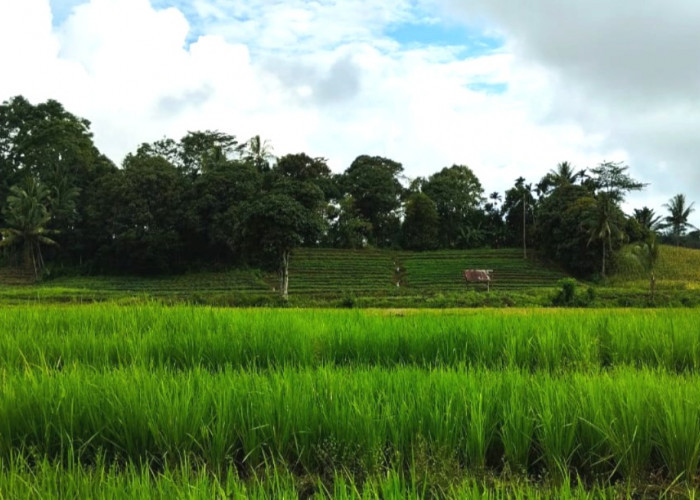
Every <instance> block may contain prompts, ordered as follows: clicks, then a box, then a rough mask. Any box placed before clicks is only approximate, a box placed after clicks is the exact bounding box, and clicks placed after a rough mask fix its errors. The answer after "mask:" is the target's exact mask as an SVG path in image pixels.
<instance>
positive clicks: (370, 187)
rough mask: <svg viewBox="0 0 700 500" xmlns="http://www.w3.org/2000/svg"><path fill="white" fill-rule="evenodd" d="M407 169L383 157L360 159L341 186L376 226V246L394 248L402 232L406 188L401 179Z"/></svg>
mask: <svg viewBox="0 0 700 500" xmlns="http://www.w3.org/2000/svg"><path fill="white" fill-rule="evenodd" d="M401 172H403V166H402V165H401V164H400V163H398V162H395V161H393V160H390V159H388V158H383V157H381V156H366V155H362V156H358V157H357V158H356V159H355V160H354V161H353V162H352V164H351V165H350V167H349V168H348V169H347V170H346V171H345V173H344V174H343V176H342V178H341V184H342V188H343V191H344V192H345V194H349V195H351V196H352V197H353V199H354V200H355V207H356V208H357V210H358V212H359V213H360V215H361V216H362V218H363V219H364V220H366V221H368V222H370V223H371V224H372V238H371V239H372V243H374V244H376V245H378V246H384V247H386V246H390V245H392V244H393V243H395V241H396V239H397V237H398V233H399V230H400V222H399V217H398V213H397V211H398V209H399V207H400V206H401V198H402V196H403V192H404V189H403V186H402V185H401V183H400V182H399V178H398V176H399V175H400V174H401Z"/></svg>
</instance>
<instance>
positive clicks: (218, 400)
mask: <svg viewBox="0 0 700 500" xmlns="http://www.w3.org/2000/svg"><path fill="white" fill-rule="evenodd" d="M699 316H700V313H698V312H696V311H692V310H667V311H629V310H614V311H613V310H598V311H555V310H545V311H542V310H539V311H533V310H510V311H505V310H487V311H468V312H465V311H440V312H436V311H422V312H412V311H337V310H303V311H298V310H277V311H275V310H223V309H211V308H194V307H175V308H161V307H155V306H145V307H117V306H106V305H101V306H89V307H14V308H6V309H3V310H0V497H2V496H10V497H22V496H26V497H30V496H36V495H40V496H43V495H44V494H48V493H46V492H47V491H49V489H51V488H53V489H52V490H51V491H63V492H65V496H86V495H87V496H99V495H101V494H102V493H99V494H98V493H94V494H87V493H85V492H86V491H88V490H87V489H90V488H94V490H90V491H94V492H107V493H104V495H105V496H118V495H117V493H116V492H117V491H121V493H123V495H122V496H124V497H125V496H128V495H131V494H133V495H136V496H147V495H155V496H165V495H168V496H178V495H179V494H181V493H182V491H183V490H182V488H184V485H190V487H191V488H192V489H191V490H188V491H191V492H192V495H191V496H192V497H195V498H197V497H201V498H204V497H211V496H214V497H216V496H220V497H221V496H225V495H228V496H232V495H233V496H234V497H236V498H238V497H241V498H245V497H246V496H249V497H252V498H257V497H264V496H266V495H267V496H277V497H288V498H296V496H300V497H304V498H308V497H311V496H313V495H318V496H319V497H320V498H323V497H330V496H335V497H338V498H401V497H402V496H404V497H405V496H412V497H417V498H430V497H436V496H437V497H450V496H453V497H456V498H460V497H475V498H479V497H480V496H484V497H489V498H499V497H504V498H506V497H507V498H510V497H515V498H518V497H523V498H525V497H527V498H530V497H533V496H534V497H537V494H539V493H538V492H540V493H542V495H543V497H546V496H547V495H550V496H557V495H563V497H567V495H569V496H574V495H575V496H581V495H584V494H585V495H587V494H589V493H591V494H592V493H597V494H599V496H604V495H606V494H608V493H610V492H614V493H615V494H620V492H621V490H620V488H624V487H623V486H615V485H628V486H625V487H629V488H632V489H631V490H629V491H627V490H624V489H623V490H622V494H623V495H625V494H628V493H629V492H630V491H638V490H637V487H640V486H639V485H647V484H650V483H663V484H664V485H665V488H671V489H670V490H669V491H672V492H674V494H681V495H683V494H686V493H688V492H691V491H692V488H693V487H695V486H697V485H698V481H699V480H700V470H699V467H700V373H698V361H699V360H700V341H699V340H698V337H700V335H699V333H700V332H698V327H697V325H698V324H700V322H698V319H700V318H699ZM32 475H36V480H35V481H31V480H30V479H28V478H31V476H32ZM502 480H503V481H502ZM533 482H534V484H533ZM579 482H581V483H580V484H585V485H587V486H586V488H584V487H583V486H581V485H580V484H579ZM56 483H58V484H59V485H58V486H56ZM572 484H576V485H577V486H575V487H573V486H571V485H572ZM595 484H602V485H603V486H604V487H605V488H607V486H611V485H612V486H615V488H614V489H612V490H608V489H605V488H604V489H603V490H599V489H597V487H594V486H592V485H595ZM42 488H43V489H42ZM86 488H87V489H86ZM120 488H121V489H120ZM567 488H568V489H567ZM653 492H654V494H657V495H658V494H660V493H663V490H658V489H655V490H653ZM15 493H16V494H15ZM182 494H183V495H184V493H182ZM630 494H631V493H630Z"/></svg>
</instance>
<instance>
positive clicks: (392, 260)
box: [289, 249, 566, 295]
mask: <svg viewBox="0 0 700 500" xmlns="http://www.w3.org/2000/svg"><path fill="white" fill-rule="evenodd" d="M467 268H469V269H492V270H493V275H492V276H493V285H492V288H493V289H494V290H519V289H524V288H541V287H551V286H555V285H556V283H557V281H558V280H559V279H561V278H563V277H565V276H566V275H565V274H564V273H562V272H561V271H558V270H556V269H553V268H550V267H547V266H545V265H543V264H541V263H539V262H537V261H534V260H526V259H523V257H522V252H521V251H519V250H514V249H499V250H490V249H480V250H449V251H435V252H404V251H389V250H338V249H300V250H298V251H297V252H295V254H294V258H293V260H292V262H291V265H290V285H289V286H290V294H293V293H305V294H313V295H324V294H331V295H339V294H342V293H346V292H352V293H354V294H356V295H377V294H400V293H414V294H415V293H439V292H458V291H460V290H466V289H483V288H485V287H484V286H483V285H476V284H470V285H469V286H467V285H466V283H465V281H464V278H463V277H462V271H463V270H464V269H467Z"/></svg>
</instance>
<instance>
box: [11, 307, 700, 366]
mask: <svg viewBox="0 0 700 500" xmlns="http://www.w3.org/2000/svg"><path fill="white" fill-rule="evenodd" d="M699 320H700V312H698V311H695V310H690V311H688V310H683V311H678V310H671V311H586V312H582V311H553V310H539V311H534V310H513V311H508V312H504V311H500V310H499V311H493V310H491V311H477V312H475V311H441V312H439V313H438V312H435V311H422V312H409V313H407V314H406V313H395V314H387V313H383V312H378V311H355V310H353V311H337V310H301V311H300V310H223V309H211V308H195V307H174V308H163V307H158V306H153V305H151V306H140V307H129V308H124V307H118V306H113V305H112V306H108V305H93V306H86V307H70V306H66V307H17V308H9V309H2V310H0V324H2V325H3V329H2V330H0V365H1V366H4V367H6V368H22V369H30V368H34V367H41V368H43V369H48V370H60V369H63V368H65V367H67V366H69V365H71V364H75V363H78V364H80V365H82V366H93V367H95V368H97V369H102V368H104V367H114V368H119V367H122V366H134V365H138V366H144V367H168V368H172V369H177V370H188V369H190V368H193V367H202V368H206V369H208V370H213V371H216V370H221V369H223V368H225V367H227V366H232V367H240V368H245V369H247V368H255V369H276V368H279V367H292V366H294V367H307V366H319V365H335V366H346V365H347V366H373V365H377V366H394V365H397V364H398V365H413V366H422V367H432V366H463V365H465V364H467V365H470V366H473V367H484V368H491V369H500V368H502V367H504V366H508V367H510V368H515V369H518V368H522V369H527V370H543V371H549V372H564V371H572V370H591V369H596V368H598V367H601V366H611V365H612V366H620V365H632V366H636V367H650V368H653V367H660V368H666V369H668V370H672V371H677V372H692V371H695V370H696V367H697V366H700V337H699V336H698V335H697V334H696V327H695V325H696V324H697V323H698V321H699Z"/></svg>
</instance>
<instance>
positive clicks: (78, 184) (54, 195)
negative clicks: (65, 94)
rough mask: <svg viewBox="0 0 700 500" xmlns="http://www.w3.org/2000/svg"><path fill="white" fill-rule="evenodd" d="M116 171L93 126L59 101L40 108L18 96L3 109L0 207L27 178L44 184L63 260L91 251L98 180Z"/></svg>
mask: <svg viewBox="0 0 700 500" xmlns="http://www.w3.org/2000/svg"><path fill="white" fill-rule="evenodd" d="M115 168H116V167H115V166H114V165H113V164H112V162H111V161H109V160H108V159H107V158H106V157H105V156H104V155H102V154H100V152H99V151H98V150H97V148H96V147H95V145H94V143H93V140H92V133H91V131H90V122H89V121H88V120H85V119H83V118H79V117H77V116H75V115H73V114H72V113H70V112H68V111H67V110H66V109H64V107H63V106H62V105H61V104H60V103H59V102H57V101H54V100H48V101H46V102H43V103H39V104H36V105H34V104H32V103H30V102H29V101H28V100H27V99H25V98H24V97H21V96H17V97H13V98H12V99H10V100H9V101H6V102H4V103H2V104H1V105H0V206H4V205H5V203H6V197H7V196H8V195H9V189H10V187H11V186H13V185H16V184H20V183H21V182H23V179H24V178H25V177H27V176H32V177H35V178H36V179H40V180H41V183H42V184H43V185H44V186H45V187H46V189H47V190H48V191H49V193H50V197H51V202H50V205H51V206H50V211H51V213H52V219H51V220H50V221H49V223H48V227H49V228H50V229H54V230H56V231H58V234H57V239H58V241H59V242H60V243H61V248H62V257H63V258H66V259H72V258H76V259H77V258H79V257H80V256H81V255H82V254H83V253H84V252H85V251H86V249H87V247H90V246H91V243H90V242H91V241H92V237H93V235H92V234H91V233H90V232H86V231H85V225H86V224H88V221H87V218H88V216H89V214H88V213H87V201H88V199H89V198H90V197H91V194H92V192H93V190H94V183H95V182H96V181H97V179H99V178H100V177H101V176H103V175H105V174H106V173H107V172H110V171H113V170H114V169H115ZM3 225H6V224H3V222H2V216H0V226H3ZM88 251H89V250H88ZM89 253H92V252H89Z"/></svg>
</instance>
